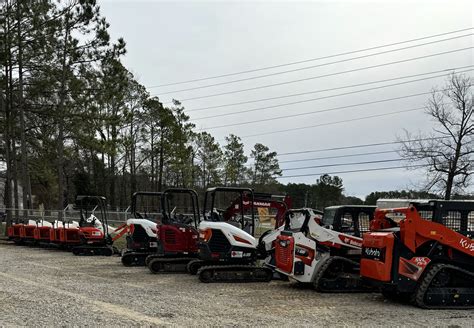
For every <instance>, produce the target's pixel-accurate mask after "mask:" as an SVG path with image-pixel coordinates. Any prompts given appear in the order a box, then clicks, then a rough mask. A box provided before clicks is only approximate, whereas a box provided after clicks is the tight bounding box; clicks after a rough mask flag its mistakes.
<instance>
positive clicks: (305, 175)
mask: <svg viewBox="0 0 474 328" xmlns="http://www.w3.org/2000/svg"><path fill="white" fill-rule="evenodd" d="M425 166H428V165H426V164H419V165H411V166H389V167H378V168H373V169H360V170H349V171H335V172H322V173H309V174H297V175H285V176H281V177H276V178H277V179H287V178H299V177H311V176H321V175H324V174H344V173H357V172H372V171H385V170H395V169H406V168H417V167H425Z"/></svg>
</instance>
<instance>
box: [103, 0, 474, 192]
mask: <svg viewBox="0 0 474 328" xmlns="http://www.w3.org/2000/svg"><path fill="white" fill-rule="evenodd" d="M100 4H101V7H102V13H103V15H104V16H105V17H106V18H107V20H108V21H109V22H110V24H111V28H110V32H111V35H112V37H113V38H118V37H124V39H125V41H126V43H127V51H128V53H127V55H126V56H125V58H124V59H123V62H124V64H125V66H126V67H127V68H129V69H130V70H131V71H132V72H133V73H134V74H135V76H136V78H137V79H138V80H139V81H140V82H141V83H142V84H144V85H145V86H147V87H150V88H149V91H150V93H151V94H153V95H157V96H159V97H160V100H161V101H162V102H164V103H167V102H169V101H170V100H171V99H173V98H175V99H178V100H182V103H183V105H184V106H185V108H186V110H187V111H189V112H188V114H189V115H190V117H191V119H192V120H193V121H194V122H195V124H196V126H197V129H204V130H207V131H209V132H210V133H212V135H213V136H215V137H216V139H217V140H219V141H220V143H221V144H222V143H223V138H224V137H225V136H226V135H228V134H229V133H234V134H236V135H239V136H241V137H242V139H243V141H244V143H245V147H246V152H247V153H249V152H250V150H251V148H252V147H253V145H254V144H255V143H257V142H260V143H263V144H265V145H267V146H269V147H270V148H271V149H272V150H275V151H277V152H278V153H286V152H295V151H303V150H314V149H324V148H331V147H342V146H351V145H360V144H371V143H378V142H390V141H394V140H395V139H396V138H397V136H402V135H403V129H407V130H409V131H411V132H417V131H424V132H428V131H430V129H431V128H432V126H433V122H431V121H430V120H429V118H428V117H427V116H426V114H424V113H423V110H417V111H411V112H405V113H399V114H393V115H389V116H382V117H373V118H367V119H361V120H358V121H351V122H344V123H337V124H332V125H325V126H319V127H313V128H306V129H302V127H307V126H312V125H318V124H325V123H331V122H338V121H342V120H349V119H359V118H363V117H367V116H373V115H378V114H383V113H389V112H395V111H401V110H407V109H412V108H419V107H422V106H424V105H425V104H426V100H427V97H428V96H427V95H421V96H415V97H410V98H406V99H400V100H396V101H388V102H382V103H378V104H371V105H365V106H356V107H349V108H344V109H340V110H333V111H328V112H324V113H320V114H311V115H304V116H295V117H288V118H284V119H278V120H272V121H266V122H256V123H251V124H246V125H240V126H232V127H225V128H213V127H216V126H221V125H226V124H232V123H239V122H248V121H254V120H264V119H268V118H274V117H278V116H287V115H296V114H300V113H306V112H312V111H321V110H325V109H330V108H334V107H341V106H347V105H353V104H360V103H366V102H373V101H377V100H382V99H387V98H394V97H400V96H406V95H412V94H417V93H423V92H428V91H430V90H431V89H432V88H433V87H435V86H439V87H442V86H444V84H445V82H444V78H441V77H439V78H433V79H429V80H425V81H418V82H414V83H408V84H404V85H399V86H392V87H387V88H382V89H378V90H372V91H366V92H360V93H355V94H351V95H345V96H337V97H332V98H326V99H321V100H316V101H309V102H305V103H300V104H293V105H287V106H280V107H274V108H268V109H264V110H257V111H252V112H245V111H247V110H251V109H258V108H261V107H267V106H273V105H277V104H283V103H288V102H295V101H301V100H307V99H313V98H320V97H327V96H330V95H338V94H341V93H347V92H351V91H356V90H361V89H367V88H370V87H378V86H382V85H385V84H392V83H397V82H403V81H408V80H413V79H419V78H426V77H431V76H437V75H440V74H442V73H433V74H431V75H424V76H420V77H413V78H409V79H404V80H395V81H390V82H384V83H378V84H371V85H366V86H359V87H352V88H346V89H340V90H334V91H326V92H319V93H313V94H307V95H300V96H294V97H288V98H282V99H274V100H269V101H262V102H255V103H250V104H241V105H235V106H227V107H220V108H213V109H207V110H197V111H196V109H200V108H203V107H210V106H218V105H224V104H231V103H236V102H244V101H251V100H257V99H262V98H269V97H277V96H284V95H290V94H295V93H304V92H310V91H318V90H324V89H331V88H338V87H342V86H350V85H354V84H360V83H366V82H372V81H378V80H385V79H393V78H398V77H404V76H410V75H415V74H421V73H429V72H435V71H441V70H446V69H452V68H457V67H463V66H468V65H473V64H474V63H473V54H474V52H473V50H472V49H467V50H463V51H457V52H453V53H450V54H444V55H438V56H433V57H429V58H424V59H418V60H412V61H407V62H404V63H399V64H393V65H386V66H381V67H378V68H371V69H365V70H360V71H356V72H351V73H345V74H338V75H333V76H328V77H320V78H315V79H309V80H306V81H302V82H297V83H290V84H283V85H280V86H275V87H269V88H262V89H258V90H253V91H246V92H239V93H234V94H228V95H221V96H215V97H209V98H204V99H195V100H184V99H188V98H193V97H199V96H206V95H211V94H216V93H222V92H228V91H234V90H241V89H247V88H253V87H258V86H264V85H268V84H275V83H281V82H287V81H292V80H298V79H305V78H309V77H317V76H321V75H327V74H333V73H337V72H343V71H347V70H354V69H357V68H363V67H367V66H373V65H379V64H384V63H390V62H394V61H400V60H406V59H410V58H414V57H420V56H426V55H432V54H437V53H441V52H446V51H452V50H458V49H462V48H466V47H471V46H473V37H472V35H468V34H471V33H472V30H471V31H464V32H459V33H455V34H449V35H445V36H439V37H437V38H432V39H426V40H421V41H416V42H412V43H407V44H401V45H397V46H391V47H386V48H379V49H376V50H372V51H366V52H360V53H355V54H350V55H345V56H339V57H334V58H330V59H323V60H318V61H310V62H306V63H301V64H298V65H291V66H285V67H279V68H274V69H271V70H263V71H258V72H253V73H247V74H241V75H235V76H228V77H224V78H219V79H210V80H205V81H200V82H193V83H186V84H179V85H173V86H167V87H160V88H151V87H152V86H156V85H162V84H168V83H173V82H180V81H187V80H192V79H199V78H205V77H212V76H216V75H222V74H227V73H234V72H240V71H245V70H251V69H258V68H262V67H268V66H273V65H280V64H286V63H291V62H295V61H303V60H307V59H313V58H318V57H324V56H330V55H334V54H340V53H345V52H349V51H354V50H359V49H364V48H370V47H376V46H380V45H386V44H391V43H395V42H400V41H405V40H410V39H416V38H420V37H425V36H430V35H435V34H441V33H446V32H451V31H456V30H460V29H465V28H469V27H472V26H473V25H474V24H473V18H474V17H473V15H474V8H473V2H472V1H432V0H430V1H415V0H409V1H401V0H397V1H382V0H381V1H312V2H293V1H292V2H270V1H260V2H250V1H245V2H242V1H234V2H227V1H218V2H201V1H199V2H198V1H170V2H163V1H136V0H134V1H131V0H130V1H117V0H113V1H111V0H109V1H107V0H103V1H100ZM466 35H468V36H466ZM458 36H459V38H456V39H453V40H448V41H444V42H439V43H434V44H430V45H425V46H420V47H415V48H411V49H406V50H401V51H395V52H391V53H385V54H380V55H376V56H371V57H368V58H362V59H356V60H350V61H346V62H342V63H335V64H330V65H326V66H320V67H314V68H311V69H304V70H300V71H296V72H291V73H286V74H280V75H274V76H269V77H264V78H258V79H253V80H248V81H242V82H238V83H231V84H226V85H220V86H214V87H207V88H202V89H197V90H191V91H178V90H182V89H188V88H194V87H199V86H205V85H210V84H215V83H220V82H227V81H232V80H238V79H244V78H248V77H254V76H261V75H264V74H271V73H275V72H281V71H286V70H291V69H297V68H304V67H308V66H314V65H320V64H324V63H330V62H334V61H340V60H343V59H349V58H354V57H358V56H363V55H367V54H373V53H377V52H381V51H387V50H391V49H398V48H402V47H407V46H412V45H416V44H421V43H426V42H431V41H435V40H444V39H448V38H453V37H458ZM463 36H464V37H463ZM464 69H472V68H464ZM466 74H470V75H473V72H472V71H470V72H467V73H466ZM174 91H176V92H174ZM167 92H171V93H169V94H163V93H167ZM243 111H244V112H243ZM225 113H236V114H233V115H229V116H221V117H216V118H206V119H199V118H203V117H208V116H213V115H219V114H225ZM288 129H290V130H291V129H292V130H291V131H287V132H281V133H274V134H269V135H263V136H258V137H246V136H249V135H252V134H259V133H265V132H271V131H278V130H288ZM393 149H396V145H384V146H378V147H366V148H356V149H348V150H338V151H325V152H317V153H305V154H298V155H291V156H288V155H287V156H280V157H279V159H280V161H288V160H294V159H311V158H319V157H327V156H339V155H346V154H355V153H366V152H377V151H388V150H393ZM396 158H398V155H397V154H396V153H384V154H378V155H371V156H357V157H346V158H339V159H326V160H308V161H301V162H292V163H281V167H282V168H284V169H285V168H297V167H304V166H315V165H325V164H334V163H337V164H340V163H350V162H363V161H376V160H386V159H387V160H388V159H396ZM400 165H401V163H400V162H387V163H380V164H370V165H349V166H336V167H323V168H312V169H304V170H289V171H283V174H284V175H287V176H289V175H300V174H312V173H324V172H336V171H346V170H355V169H365V168H376V167H388V166H400ZM338 175H339V176H341V177H342V178H343V180H344V186H345V188H346V194H349V195H356V196H360V197H363V196H365V195H366V194H368V193H370V192H371V191H374V190H393V189H400V188H407V187H412V188H413V187H414V186H416V185H417V183H419V182H420V181H421V180H422V178H423V172H422V171H406V170H404V169H399V170H389V171H376V172H359V173H346V174H338ZM316 179H317V176H308V177H299V178H287V179H280V181H281V182H284V183H287V182H306V183H314V182H315V180H316Z"/></svg>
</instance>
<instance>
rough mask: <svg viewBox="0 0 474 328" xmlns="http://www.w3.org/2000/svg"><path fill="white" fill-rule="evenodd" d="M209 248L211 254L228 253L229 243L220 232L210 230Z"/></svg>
mask: <svg viewBox="0 0 474 328" xmlns="http://www.w3.org/2000/svg"><path fill="white" fill-rule="evenodd" d="M209 248H210V249H211V252H216V253H217V252H219V253H221V252H223V253H225V252H228V251H230V243H229V240H228V239H227V237H226V236H225V235H224V234H223V233H222V231H220V230H214V229H213V230H212V237H211V239H210V240H209Z"/></svg>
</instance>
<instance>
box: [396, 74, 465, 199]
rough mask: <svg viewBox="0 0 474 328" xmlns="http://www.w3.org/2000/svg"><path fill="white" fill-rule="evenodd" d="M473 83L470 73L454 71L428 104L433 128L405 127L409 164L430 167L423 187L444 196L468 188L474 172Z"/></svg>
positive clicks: (404, 151)
mask: <svg viewBox="0 0 474 328" xmlns="http://www.w3.org/2000/svg"><path fill="white" fill-rule="evenodd" d="M472 83H473V81H472V79H471V78H470V77H468V76H465V75H456V74H451V75H450V76H449V78H448V79H447V83H446V87H445V88H444V89H440V90H436V89H434V90H433V92H432V94H431V97H430V99H429V101H428V104H427V105H426V114H428V115H429V116H430V117H431V118H432V120H433V121H434V123H435V126H434V127H433V130H432V132H431V133H430V134H429V135H428V136H427V135H423V134H421V133H420V134H419V135H418V136H413V135H411V134H410V133H409V132H407V131H405V134H406V136H405V137H404V138H403V139H404V140H405V141H404V142H402V146H401V149H400V154H401V156H402V157H403V158H404V159H406V160H407V166H408V167H419V165H423V167H424V168H426V173H427V174H426V184H425V186H424V188H423V189H425V190H435V191H438V192H441V193H444V199H450V198H451V196H452V195H453V193H457V192H461V191H462V190H463V189H464V188H466V187H467V186H468V185H469V182H470V176H471V175H472V174H473V154H474V147H473V146H474V117H473V111H474V106H473V100H474V99H473V96H474V95H473V92H472V89H471V87H472ZM406 140H412V141H406ZM413 140H415V141H413Z"/></svg>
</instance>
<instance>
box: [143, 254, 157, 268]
mask: <svg viewBox="0 0 474 328" xmlns="http://www.w3.org/2000/svg"><path fill="white" fill-rule="evenodd" d="M154 259H155V256H154V255H148V256H147V257H146V258H145V266H149V265H150V262H151V261H152V260H154Z"/></svg>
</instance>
